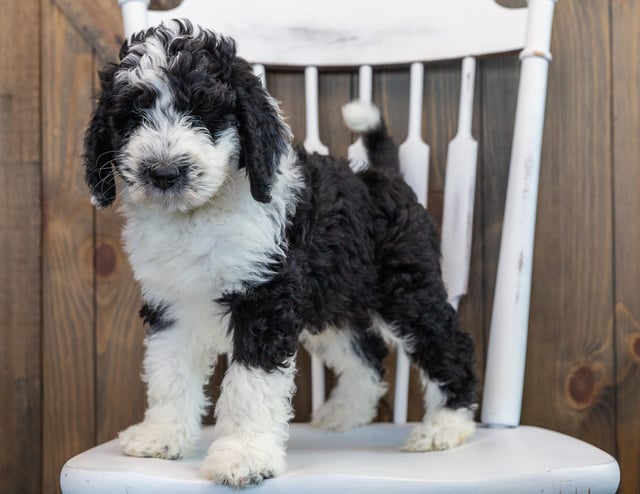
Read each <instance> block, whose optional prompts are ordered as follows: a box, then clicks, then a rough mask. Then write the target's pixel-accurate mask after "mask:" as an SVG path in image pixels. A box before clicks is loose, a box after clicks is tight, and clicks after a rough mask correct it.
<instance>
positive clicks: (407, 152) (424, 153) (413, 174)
mask: <svg viewBox="0 0 640 494" xmlns="http://www.w3.org/2000/svg"><path fill="white" fill-rule="evenodd" d="M423 91H424V65H423V64H422V63H413V64H411V78H410V83H409V130H408V132H407V139H406V140H405V141H404V142H403V143H402V144H400V147H399V149H398V152H399V155H400V170H401V171H402V176H403V177H404V179H405V181H406V182H407V183H408V184H409V185H410V186H411V188H412V189H413V191H414V192H415V193H416V196H417V198H418V202H419V203H420V204H422V205H423V206H424V207H425V208H426V207H427V190H428V189H429V146H428V145H427V144H426V143H425V142H424V141H423V140H422V93H423Z"/></svg>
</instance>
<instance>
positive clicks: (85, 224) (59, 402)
mask: <svg viewBox="0 0 640 494" xmlns="http://www.w3.org/2000/svg"><path fill="white" fill-rule="evenodd" d="M42 11H43V16H42V19H43V21H44V22H43V57H42V71H43V74H44V77H45V81H46V83H45V84H44V85H43V101H44V107H43V115H42V117H43V118H42V121H43V132H44V136H43V137H44V138H43V168H42V180H43V186H42V202H43V218H42V220H43V223H44V225H43V266H42V275H43V282H42V290H43V311H44V314H43V315H44V320H43V345H42V348H43V356H42V362H43V386H44V390H43V391H44V393H43V397H44V404H43V414H42V420H43V425H42V427H43V448H44V455H43V458H44V464H43V471H42V488H43V492H47V493H50V492H56V491H57V490H58V476H59V473H60V468H61V467H62V465H63V463H64V462H65V461H66V460H67V459H68V458H69V457H70V456H72V455H74V454H76V453H79V452H80V451H82V450H84V449H86V448H88V447H90V446H91V445H93V444H94V442H95V435H94V432H95V427H94V421H95V407H94V358H95V357H94V338H95V335H94V323H95V317H94V316H95V313H94V270H93V210H92V208H91V206H90V204H89V200H88V192H87V190H86V186H85V185H84V181H83V174H82V168H81V166H80V159H79V157H80V155H81V148H80V142H81V136H82V133H83V130H84V127H85V124H86V122H87V118H88V115H89V112H90V110H91V95H92V91H93V87H92V73H93V63H92V50H91V47H90V46H89V45H88V44H87V42H86V41H85V40H84V39H83V37H82V36H81V35H80V33H78V32H77V31H76V30H75V29H74V27H73V26H72V25H71V24H70V23H69V21H68V20H67V18H66V17H65V16H64V14H63V13H62V12H61V11H60V9H58V8H57V7H56V6H55V5H54V4H53V3H52V1H51V0H42Z"/></svg>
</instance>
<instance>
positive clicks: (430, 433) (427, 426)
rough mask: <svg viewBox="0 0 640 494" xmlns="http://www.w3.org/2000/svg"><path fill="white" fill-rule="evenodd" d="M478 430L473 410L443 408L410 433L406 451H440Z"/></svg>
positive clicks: (462, 440) (465, 438)
mask: <svg viewBox="0 0 640 494" xmlns="http://www.w3.org/2000/svg"><path fill="white" fill-rule="evenodd" d="M475 430H476V423H475V422H474V420H473V411H471V410H469V409H466V408H460V409H458V410H451V409H450V408H441V409H440V410H438V411H436V412H435V413H433V415H432V416H431V417H429V418H428V419H427V420H426V421H425V422H423V423H421V424H418V425H417V426H416V427H414V429H413V430H412V431H411V433H410V434H409V438H408V439H407V442H406V444H405V447H404V450H405V451H439V450H443V449H449V448H455V447H456V446H460V445H461V444H462V443H464V442H465V441H466V440H467V439H469V437H471V435H472V434H473V432H474V431H475Z"/></svg>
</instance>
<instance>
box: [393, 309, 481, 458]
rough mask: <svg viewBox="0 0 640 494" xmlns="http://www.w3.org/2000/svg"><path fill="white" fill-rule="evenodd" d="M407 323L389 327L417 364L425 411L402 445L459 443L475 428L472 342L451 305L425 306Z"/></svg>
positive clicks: (440, 447) (439, 447)
mask: <svg viewBox="0 0 640 494" xmlns="http://www.w3.org/2000/svg"><path fill="white" fill-rule="evenodd" d="M430 309H431V310H429V311H428V313H426V311H425V313H423V314H422V315H421V316H420V317H419V318H417V319H414V320H413V321H411V323H410V324H409V323H408V321H402V319H400V322H396V323H395V324H394V325H393V326H392V327H393V328H394V332H395V333H396V336H397V337H398V338H399V339H400V341H401V342H402V344H403V347H404V351H405V352H406V353H407V354H408V355H409V358H410V360H411V362H412V364H413V365H414V366H416V367H417V368H418V369H419V370H420V374H421V379H422V384H423V393H424V395H423V396H424V406H425V414H424V418H423V420H422V422H421V423H420V424H418V425H417V426H416V427H415V428H414V429H413V430H412V431H411V433H410V435H409V438H408V439H407V442H406V445H405V449H406V450H407V451H431V450H443V449H449V448H453V447H455V446H459V445H460V444H463V443H464V442H465V441H466V440H467V439H468V438H469V437H471V435H472V434H473V432H474V431H475V427H476V425H475V422H474V412H475V405H474V403H473V402H474V397H475V396H474V393H475V387H476V378H475V375H474V371H473V363H474V356H473V342H472V340H471V338H470V337H469V335H467V334H466V333H463V332H460V331H459V330H458V329H457V327H456V326H457V317H456V314H455V311H454V310H453V308H452V307H451V306H450V305H448V304H446V303H444V304H442V305H441V306H440V308H438V309H435V308H434V307H431V308H430Z"/></svg>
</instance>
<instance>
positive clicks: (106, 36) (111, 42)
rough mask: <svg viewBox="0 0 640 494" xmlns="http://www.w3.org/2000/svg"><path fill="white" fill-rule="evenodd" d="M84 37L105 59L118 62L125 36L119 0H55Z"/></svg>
mask: <svg viewBox="0 0 640 494" xmlns="http://www.w3.org/2000/svg"><path fill="white" fill-rule="evenodd" d="M54 2H55V3H56V4H57V5H58V7H59V8H60V9H61V10H62V12H64V14H65V16H66V17H67V18H68V19H69V21H70V22H71V24H73V26H75V28H76V29H77V30H78V32H79V33H80V34H81V35H82V36H83V37H84V39H85V40H86V41H87V42H88V43H89V44H90V45H91V46H92V47H93V49H95V50H96V52H97V53H98V55H99V57H100V58H101V59H103V60H109V61H116V60H117V59H118V52H119V51H120V45H122V41H123V40H124V36H123V35H122V14H121V13H120V8H119V7H118V3H117V0H54Z"/></svg>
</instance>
